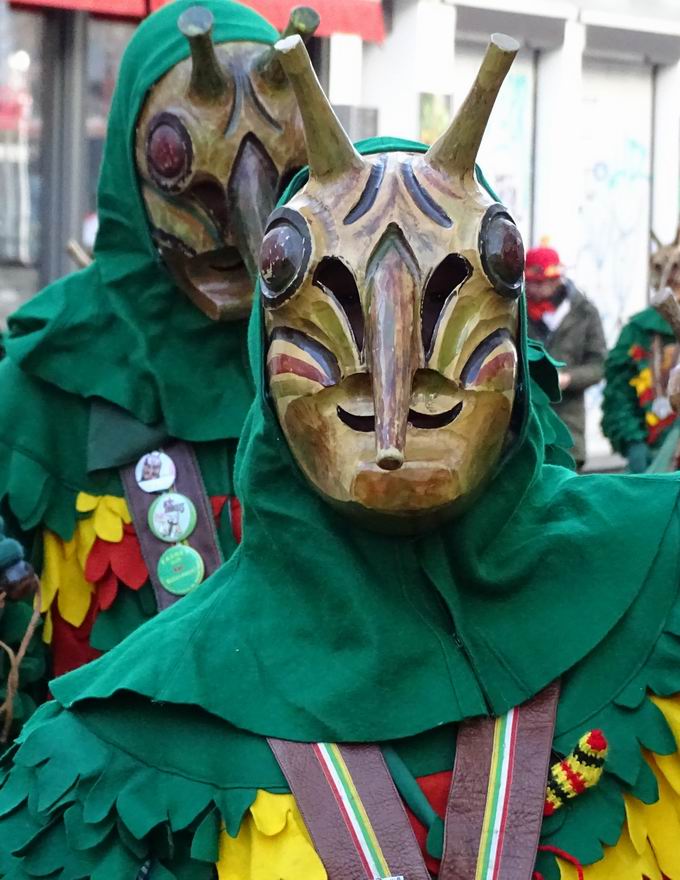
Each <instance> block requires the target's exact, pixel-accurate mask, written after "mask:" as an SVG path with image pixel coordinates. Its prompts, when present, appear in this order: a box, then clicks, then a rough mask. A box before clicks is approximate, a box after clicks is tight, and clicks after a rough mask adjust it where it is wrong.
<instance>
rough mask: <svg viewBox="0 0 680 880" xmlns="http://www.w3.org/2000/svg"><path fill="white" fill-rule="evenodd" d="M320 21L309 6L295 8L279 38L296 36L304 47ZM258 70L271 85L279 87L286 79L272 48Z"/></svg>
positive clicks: (315, 12)
mask: <svg viewBox="0 0 680 880" xmlns="http://www.w3.org/2000/svg"><path fill="white" fill-rule="evenodd" d="M320 21H321V19H320V18H319V13H318V12H317V11H316V9H312V7H311V6H296V7H295V9H291V11H290V18H289V19H288V24H287V25H286V27H285V28H284V29H283V30H282V31H281V37H282V39H285V38H286V37H292V36H294V35H295V34H298V35H299V36H300V37H302V39H303V41H304V43H305V45H306V44H307V43H308V42H309V40H311V38H312V37H313V36H314V34H315V33H316V29H317V28H318V27H319V22H320ZM258 69H259V71H260V74H261V76H263V77H264V79H266V80H269V82H271V83H272V84H273V85H281V84H282V83H283V82H284V81H285V79H286V74H285V73H284V70H283V68H282V67H281V62H280V61H279V58H278V55H277V53H276V50H275V49H274V47H273V46H272V48H271V49H270V50H269V51H268V52H267V53H266V55H264V56H263V58H262V60H261V61H260V63H259V65H258Z"/></svg>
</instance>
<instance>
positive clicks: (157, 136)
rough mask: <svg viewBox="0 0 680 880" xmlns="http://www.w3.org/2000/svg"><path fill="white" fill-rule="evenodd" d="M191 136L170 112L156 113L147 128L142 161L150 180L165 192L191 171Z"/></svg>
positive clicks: (181, 180)
mask: <svg viewBox="0 0 680 880" xmlns="http://www.w3.org/2000/svg"><path fill="white" fill-rule="evenodd" d="M193 155H194V151H193V147H192V144H191V137H190V135H189V132H188V131H187V130H186V128H185V127H184V125H183V124H182V122H181V121H180V120H179V119H178V118H177V117H176V116H174V115H173V114H172V113H160V114H159V115H158V116H157V117H156V118H155V119H154V120H153V121H152V122H151V125H150V127H149V134H148V135H147V139H146V161H147V165H148V168H149V173H150V175H151V177H152V178H153V180H154V182H155V183H157V184H158V186H159V187H160V188H161V189H163V190H166V191H169V192H173V191H176V190H178V189H180V188H181V186H182V184H183V183H184V181H185V180H186V179H187V177H188V176H189V174H190V173H191V163H192V160H193Z"/></svg>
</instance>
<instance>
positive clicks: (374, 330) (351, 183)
mask: <svg viewBox="0 0 680 880" xmlns="http://www.w3.org/2000/svg"><path fill="white" fill-rule="evenodd" d="M278 46H279V49H280V51H281V54H282V63H283V65H284V68H285V69H286V72H287V73H288V75H289V77H290V79H291V82H292V84H293V87H294V88H295V91H296V93H297V95H298V100H299V103H300V108H301V111H302V116H303V120H304V125H305V133H306V138H307V149H308V154H309V161H310V180H309V183H308V184H307V185H306V186H305V187H304V188H303V189H302V190H301V191H300V192H299V193H298V194H297V195H296V196H295V197H294V198H293V199H292V200H291V201H290V203H289V204H288V205H287V206H286V207H285V208H282V209H278V210H277V211H275V212H274V213H273V214H272V216H271V217H270V219H269V223H268V226H267V232H266V234H265V238H264V241H263V245H262V250H261V255H260V282H261V296H262V305H263V308H264V314H265V326H266V333H267V354H266V359H267V375H268V381H269V389H270V394H271V397H272V400H273V402H274V405H275V407H276V411H277V414H278V417H279V420H280V423H281V426H282V428H283V431H284V433H285V435H286V438H287V440H288V443H289V445H290V448H291V451H292V453H293V455H294V456H295V458H296V460H297V462H298V464H299V466H300V467H301V469H302V471H303V472H304V473H305V474H306V476H307V477H308V479H309V480H310V482H311V483H312V484H313V486H314V487H316V489H317V490H318V491H319V492H321V493H322V494H323V495H324V496H325V497H326V498H327V499H329V500H331V501H332V502H335V503H337V504H340V505H344V506H345V507H346V508H347V509H348V510H350V511H353V512H356V513H361V514H363V515H368V516H369V518H370V519H371V520H372V521H373V524H374V525H375V527H377V528H381V529H385V528H386V529H388V530H389V529H396V530H400V531H414V530H418V529H422V528H425V527H428V526H430V525H432V524H433V523H434V522H436V521H438V520H439V519H441V518H442V516H444V515H451V514H452V513H454V512H455V511H456V510H458V509H460V508H461V505H462V504H463V503H464V502H465V501H466V500H469V499H470V498H471V497H473V496H474V494H475V492H476V491H477V490H478V489H479V488H480V487H481V486H482V484H483V483H484V481H485V479H486V478H487V477H488V476H489V475H490V473H491V471H492V469H493V468H494V465H495V464H496V463H497V462H498V459H499V456H500V454H501V451H502V449H503V446H504V441H505V439H506V435H507V433H508V427H509V424H510V416H511V411H512V408H513V402H514V398H515V386H516V380H517V365H518V354H517V346H518V298H519V296H520V293H521V289H522V282H523V273H524V250H523V246H522V240H521V238H520V235H519V232H518V230H517V227H516V226H515V224H514V222H513V220H512V218H511V217H510V216H509V214H508V213H507V211H506V210H505V208H504V207H503V206H501V205H498V204H494V203H493V201H492V199H491V198H490V197H489V196H488V194H487V193H486V192H485V191H484V190H483V189H482V188H481V187H480V186H479V185H478V184H477V182H476V180H475V178H474V161H475V156H476V153H477V150H478V147H479V143H480V141H481V137H482V134H483V131H484V127H485V125H486V121H487V118H488V115H489V113H490V110H491V107H492V105H493V101H494V99H495V96H496V93H497V91H498V89H499V88H500V85H501V82H502V80H503V77H504V76H505V73H506V72H507V70H508V69H509V67H510V64H511V63H512V59H513V57H514V55H515V54H516V51H517V45H516V44H515V43H514V41H510V40H509V38H502V37H500V36H499V37H496V38H495V41H494V42H493V43H492V44H491V46H490V49H489V52H488V54H487V56H486V59H485V61H484V64H483V66H482V69H481V71H480V74H479V76H478V78H477V81H476V83H475V85H474V86H473V89H472V91H471V93H470V96H469V97H468V99H467V100H466V102H465V104H464V105H463V107H462V108H461V110H460V112H459V114H458V116H457V117H456V119H455V120H454V122H453V123H452V125H451V128H450V129H449V131H448V132H447V133H446V134H444V135H443V136H442V138H441V139H440V140H439V141H438V142H437V143H436V144H435V145H434V146H433V147H432V148H431V149H430V150H429V152H428V153H427V154H426V155H412V154H407V153H390V154H384V155H374V156H370V157H367V158H362V157H360V156H359V155H358V153H357V152H356V151H355V150H354V148H353V146H352V144H351V143H350V141H349V139H348V137H347V136H346V134H345V133H344V132H343V130H342V128H341V126H340V124H339V122H338V121H337V119H336V118H335V117H334V116H333V112H332V110H331V109H330V106H329V105H328V103H327V101H326V99H325V96H324V95H323V92H322V91H321V89H320V87H319V85H318V82H317V81H316V78H315V76H314V73H313V70H312V68H311V65H310V64H309V59H308V57H307V54H306V52H305V49H304V46H303V45H302V43H301V42H300V41H299V40H296V39H295V38H292V40H284V41H282V42H280V43H279V44H278Z"/></svg>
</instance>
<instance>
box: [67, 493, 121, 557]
mask: <svg viewBox="0 0 680 880" xmlns="http://www.w3.org/2000/svg"><path fill="white" fill-rule="evenodd" d="M76 509H77V510H78V511H79V512H80V513H91V514H92V520H93V527H94V532H95V535H96V536H97V537H98V538H101V539H102V541H109V543H111V544H118V543H120V542H121V541H122V540H123V524H124V523H130V522H132V517H131V516H130V511H129V510H128V506H127V503H126V501H125V499H124V498H118V497H116V496H115V495H88V494H87V493H86V492H80V494H79V495H78V498H77V499H76ZM87 521H88V520H87V519H83V520H81V521H80V522H81V523H83V522H87Z"/></svg>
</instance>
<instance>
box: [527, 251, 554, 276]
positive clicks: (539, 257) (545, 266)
mask: <svg viewBox="0 0 680 880" xmlns="http://www.w3.org/2000/svg"><path fill="white" fill-rule="evenodd" d="M526 277H527V278H528V279H530V280H534V281H544V280H549V279H552V278H561V277H562V263H561V262H560V255H559V254H558V253H557V251H556V250H555V249H554V248H550V247H536V248H530V249H529V250H528V251H527V257H526Z"/></svg>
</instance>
